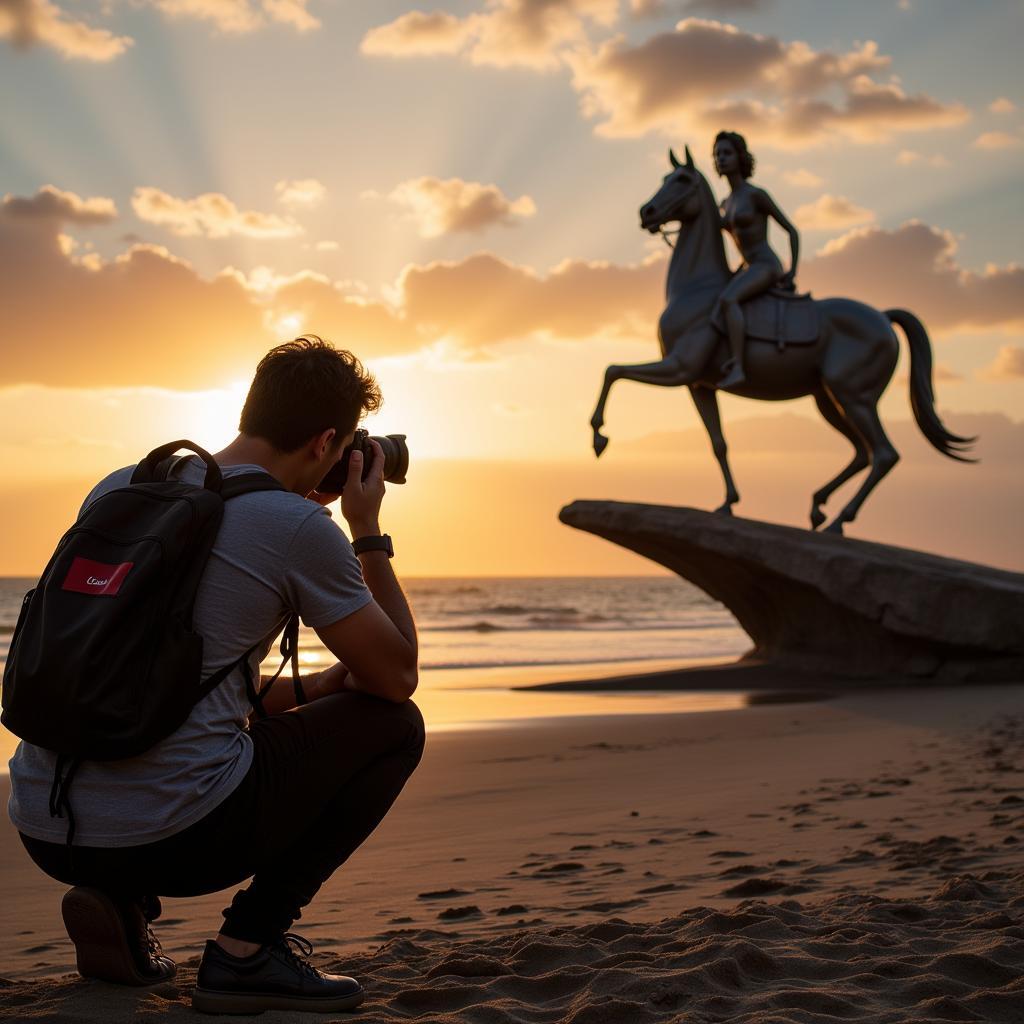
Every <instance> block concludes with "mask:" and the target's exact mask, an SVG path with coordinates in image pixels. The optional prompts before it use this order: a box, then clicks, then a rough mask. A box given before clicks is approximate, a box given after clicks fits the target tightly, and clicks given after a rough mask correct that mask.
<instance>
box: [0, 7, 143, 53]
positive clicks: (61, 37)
mask: <svg viewBox="0 0 1024 1024" xmlns="http://www.w3.org/2000/svg"><path fill="white" fill-rule="evenodd" d="M5 38H6V39H10V41H11V43H12V45H14V46H15V47H16V48H18V49H28V48H29V47H32V46H48V47H50V48H51V49H53V50H56V51H57V53H59V54H60V55H61V56H62V57H69V58H79V59H81V60H91V61H97V62H104V61H109V60H113V59H114V58H115V57H120V56H121V54H122V53H124V52H125V50H127V49H128V47H129V46H131V45H132V42H133V40H132V39H131V38H130V37H128V36H118V35H115V34H114V33H113V32H110V31H108V30H107V29H105V28H94V27H92V26H90V25H87V24H86V23H85V22H84V21H78V20H77V19H75V18H72V17H70V16H69V15H68V14H67V12H66V11H64V10H62V9H61V8H60V7H58V6H57V5H56V4H52V3H50V2H49V0H0V39H5Z"/></svg>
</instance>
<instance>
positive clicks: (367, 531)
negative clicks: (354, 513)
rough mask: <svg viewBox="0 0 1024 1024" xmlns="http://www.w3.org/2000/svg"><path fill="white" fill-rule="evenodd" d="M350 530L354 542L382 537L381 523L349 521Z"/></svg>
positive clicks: (375, 521) (376, 521) (374, 521)
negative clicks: (364, 538) (361, 538)
mask: <svg viewBox="0 0 1024 1024" xmlns="http://www.w3.org/2000/svg"><path fill="white" fill-rule="evenodd" d="M348 528H349V530H350V532H351V533H352V539H353V540H359V538H360V537H379V536H380V535H381V529H380V522H379V521H378V520H376V519H373V520H352V519H350V520H349V521H348Z"/></svg>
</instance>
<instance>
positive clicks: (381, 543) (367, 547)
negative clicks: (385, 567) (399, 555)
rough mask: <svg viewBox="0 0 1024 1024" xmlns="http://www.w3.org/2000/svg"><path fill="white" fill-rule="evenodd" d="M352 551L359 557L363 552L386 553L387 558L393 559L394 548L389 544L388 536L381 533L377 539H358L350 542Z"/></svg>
mask: <svg viewBox="0 0 1024 1024" xmlns="http://www.w3.org/2000/svg"><path fill="white" fill-rule="evenodd" d="M352 550H353V551H354V552H355V553H356V554H357V555H361V554H362V553H363V552H364V551H386V552H387V553H388V558H394V557H395V546H394V544H392V543H391V536H390V534H387V533H383V534H381V535H380V536H379V537H360V538H359V539H358V540H354V541H352Z"/></svg>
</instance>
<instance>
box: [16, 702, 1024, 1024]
mask: <svg viewBox="0 0 1024 1024" xmlns="http://www.w3.org/2000/svg"><path fill="white" fill-rule="evenodd" d="M1022 755H1024V691H1022V689H1021V687H1020V686H988V687H979V686H972V687H969V688H966V687H964V688H924V689H922V688H915V689H903V690H900V689H889V690H873V691H868V692H862V693H855V692H849V693H846V694H840V695H836V696H834V697H832V698H831V699H827V700H815V701H812V702H808V703H794V704H763V705H757V706H751V707H746V708H741V709H736V710H725V711H722V710H716V711H707V712H703V713H691V714H667V715H661V716H652V715H627V716H591V717H562V718H552V719H545V718H540V719H537V720H535V721H533V722H525V723H516V724H513V725H508V726H495V727H493V728H488V729H476V730H450V731H444V732H439V733H437V734H436V735H433V736H430V737H429V738H428V744H427V750H426V753H425V756H424V760H423V762H422V764H421V767H420V769H419V771H418V773H417V774H416V775H415V776H414V778H413V779H412V780H411V781H410V783H409V785H408V786H407V788H406V790H405V791H404V792H403V794H402V796H401V797H400V799H399V801H398V803H397V804H396V806H395V808H394V810H393V812H392V813H391V814H390V815H389V817H388V818H387V819H386V820H385V821H384V823H383V824H382V826H381V827H380V828H379V829H378V831H377V832H376V833H375V834H374V835H373V836H372V837H371V838H370V840H369V841H368V842H367V843H366V844H365V845H364V846H363V847H362V848H361V849H360V850H358V851H357V852H356V854H355V855H354V856H353V858H352V859H351V860H350V862H349V863H348V864H347V865H345V866H343V867H342V868H341V869H340V870H339V871H338V872H337V874H336V875H335V877H334V878H333V879H332V880H331V881H330V883H329V884H328V885H327V886H326V887H325V889H324V890H323V891H322V892H321V894H320V896H319V898H318V899H317V900H316V901H315V902H314V904H313V905H312V906H311V907H310V908H309V909H308V911H307V913H306V915H305V917H304V919H303V920H302V921H300V922H298V923H297V924H296V926H295V930H296V931H298V932H300V933H302V934H305V935H306V936H307V937H308V938H309V939H310V940H311V941H313V942H314V943H315V947H316V956H315V962H316V963H317V964H318V965H319V966H322V967H327V968H331V969H334V970H337V971H340V972H343V973H350V974H353V975H355V976H356V977H358V978H359V979H360V980H361V981H362V982H363V984H364V986H365V987H366V989H367V1000H366V1002H365V1003H364V1004H363V1006H362V1007H361V1008H360V1010H359V1011H357V1012H356V1014H355V1015H354V1016H353V1017H352V1018H350V1019H359V1020H363V1021H366V1022H384V1021H398V1020H408V1019H416V1020H420V1021H424V1022H438V1024H440V1022H456V1021H458V1022H480V1024H499V1022H500V1024H504V1022H508V1024H513V1022H516V1024H519V1022H527V1021H529V1022H561V1021H566V1022H572V1024H620V1022H621V1024H639V1022H645V1021H677V1022H683V1021H687V1022H689V1021H736V1022H741V1021H757V1022H768V1021H771V1022H776V1024H781V1022H797V1021H801V1022H802V1021H825V1020H834V1019H837V1018H842V1019H858V1020H871V1021H892V1022H894V1024H895V1022H903V1021H938V1020H965V1021H966V1020H981V1021H1006V1022H1010V1021H1021V1020H1024V864H1022V860H1021V853H1020V851H1021V844H1022V843H1024V768H1022V765H1024V756H1022ZM4 797H5V798H6V780H4ZM0 870H2V877H3V900H4V906H5V919H6V920H7V922H8V925H7V927H6V928H5V929H4V931H3V933H2V935H0V964H2V971H0V973H2V977H3V979H4V981H3V982H2V985H3V987H2V989H0V1015H2V1016H3V1017H4V1019H12V1020H24V1021H61V1022H88V1024H101V1022H102V1024H107V1022H116V1021H135V1020H151V1021H156V1020H168V1021H170V1020H174V1021H191V1020H203V1019H208V1018H205V1017H203V1016H202V1015H199V1014H194V1013H193V1011H192V1010H191V1008H190V1004H189V995H190V991H191V988H192V985H193V984H194V979H195V970H196V966H197V963H198V956H199V954H200V952H201V949H202V943H203V941H204V940H205V939H206V938H207V937H208V936H211V935H213V934H214V933H215V932H216V929H217V926H218V924H219V920H220V916H219V911H220V908H222V907H223V906H225V905H226V901H227V897H228V895H229V894H228V893H221V894H214V895H212V896H206V897H201V898H196V899H190V900H170V899H168V900H165V901H164V912H163V916H162V918H161V919H160V920H159V921H158V922H157V923H156V925H155V927H156V930H157V933H158V935H159V936H160V938H161V940H162V942H163V944H164V946H165V948H166V949H167V950H168V951H169V953H170V954H171V955H172V956H173V957H174V958H175V959H176V960H177V962H178V965H179V970H178V975H177V978H176V979H175V981H174V982H173V983H168V984H163V985H160V986H157V987H154V988H151V989H146V990H129V989H122V988H117V987H114V986H110V985H107V984H104V983H102V982H94V981H85V980H83V979H81V978H79V977H78V975H77V974H76V973H75V972H74V959H73V949H72V947H71V945H70V943H69V942H68V940H67V938H66V936H65V934H64V930H63V926H62V923H61V920H60V912H59V903H60V897H61V895H62V893H63V891H64V889H65V887H64V886H62V885H60V884H58V883H56V882H53V881H51V880H50V879H48V878H46V877H45V876H43V875H42V874H41V873H40V872H38V870H37V869H36V868H35V867H34V866H33V865H32V864H31V862H30V861H29V860H28V858H27V856H26V855H25V853H24V851H23V850H22V848H21V845H20V843H19V841H18V839H17V835H16V833H14V832H13V830H12V828H11V826H10V825H9V823H8V822H7V820H6V817H4V819H3V822H2V825H0ZM263 1019H264V1020H267V1021H271V1020H273V1021H281V1022H285V1021H292V1020H294V1021H299V1020H310V1019H312V1018H311V1017H309V1016H307V1015H303V1014H289V1013H283V1012H278V1013H271V1014H268V1015H265V1016H264V1017H263Z"/></svg>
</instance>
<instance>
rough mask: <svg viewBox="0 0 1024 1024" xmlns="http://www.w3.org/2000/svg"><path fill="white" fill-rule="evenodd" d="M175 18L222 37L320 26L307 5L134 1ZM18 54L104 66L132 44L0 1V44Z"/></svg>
mask: <svg viewBox="0 0 1024 1024" xmlns="http://www.w3.org/2000/svg"><path fill="white" fill-rule="evenodd" d="M139 3H140V4H148V5H149V6H152V7H156V8H158V9H159V10H161V11H163V12H164V13H165V14H168V15H170V16H171V17H176V18H194V19H198V20H200V21H209V22H212V23H213V24H214V25H215V26H216V27H217V28H218V29H219V30H220V31H222V32H239V33H240V32H253V31H255V30H257V29H260V28H263V27H264V26H266V25H267V24H268V23H270V22H276V23H278V24H283V25H290V26H291V27H292V28H294V29H295V30H296V31H298V32H308V31H311V30H313V29H316V28H319V27H320V21H319V19H317V18H315V17H314V16H313V15H312V14H310V12H309V10H308V9H307V3H308V0H139ZM3 38H7V39H10V40H11V43H12V44H13V45H14V46H15V47H17V48H19V49H28V48H29V47H31V46H36V45H38V46H48V47H50V48H51V49H53V50H56V51H57V52H58V53H59V54H61V56H63V57H72V58H80V59H82V60H92V61H109V60H113V59H114V58H115V57H120V56H121V55H122V54H123V53H124V52H125V51H126V50H127V49H128V47H129V46H131V45H132V44H133V43H134V40H133V39H132V38H131V37H130V36H123V35H115V34H114V33H113V32H110V31H109V30H107V29H105V28H95V27H93V26H91V25H88V24H86V23H85V22H84V21H81V20H78V19H76V18H74V17H73V16H72V15H70V14H68V12H67V11H66V10H64V8H62V7H59V6H58V5H57V4H54V3H51V2H50V0H0V39H3Z"/></svg>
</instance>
